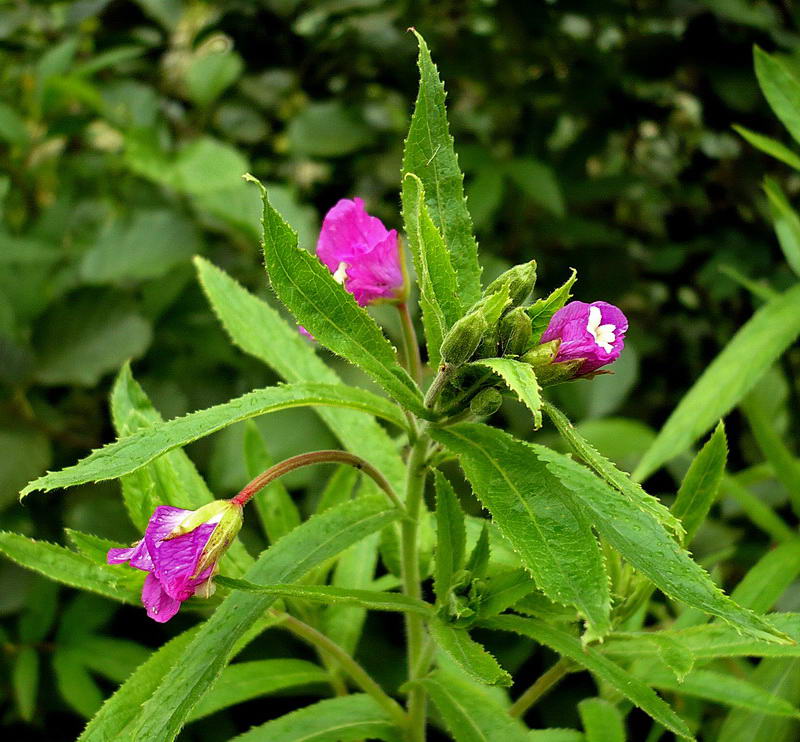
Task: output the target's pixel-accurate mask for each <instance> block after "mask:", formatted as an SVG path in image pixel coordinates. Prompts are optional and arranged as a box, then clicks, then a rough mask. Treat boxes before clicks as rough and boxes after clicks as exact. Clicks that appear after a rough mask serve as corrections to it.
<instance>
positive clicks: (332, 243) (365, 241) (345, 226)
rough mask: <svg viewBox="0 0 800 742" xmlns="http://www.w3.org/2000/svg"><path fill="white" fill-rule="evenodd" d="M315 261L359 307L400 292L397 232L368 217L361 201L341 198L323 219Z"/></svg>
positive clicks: (394, 295)
mask: <svg viewBox="0 0 800 742" xmlns="http://www.w3.org/2000/svg"><path fill="white" fill-rule="evenodd" d="M317 257H319V259H320V260H321V261H322V262H323V263H324V264H325V265H326V266H327V268H328V270H329V271H330V272H331V273H333V277H334V279H336V281H337V282H338V283H341V284H342V285H343V286H344V287H345V289H347V291H349V292H350V293H351V294H352V295H353V296H354V297H355V300H356V301H357V302H358V303H359V304H360V305H361V306H362V307H364V306H367V304H371V303H372V302H374V301H377V300H378V299H392V298H395V297H397V296H398V295H399V294H400V293H401V292H402V289H403V284H404V276H403V269H402V265H401V263H400V252H399V249H398V244H397V231H396V230H394V229H392V230H387V229H386V227H385V226H384V225H383V222H382V221H381V220H380V219H378V217H376V216H370V215H369V214H368V213H367V211H366V209H365V208H364V202H363V201H362V200H361V199H360V198H353V199H349V198H343V199H341V200H340V201H339V202H338V203H337V204H336V205H335V206H334V207H333V208H332V209H331V210H330V211H328V213H327V214H326V215H325V219H323V221H322V229H321V231H320V234H319V239H318V241H317Z"/></svg>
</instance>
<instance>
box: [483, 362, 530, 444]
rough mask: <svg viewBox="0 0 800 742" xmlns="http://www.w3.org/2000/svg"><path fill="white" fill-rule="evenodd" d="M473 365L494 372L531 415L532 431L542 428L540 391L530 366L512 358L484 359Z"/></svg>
mask: <svg viewBox="0 0 800 742" xmlns="http://www.w3.org/2000/svg"><path fill="white" fill-rule="evenodd" d="M474 365H476V366H485V367H486V368H489V369H491V370H492V371H494V372H495V373H496V374H497V375H498V376H499V377H500V378H501V379H502V380H503V381H504V382H505V383H506V386H507V387H508V388H509V389H510V390H511V391H512V392H514V393H515V394H516V395H517V398H518V399H519V401H520V402H522V403H523V404H524V405H525V406H526V407H527V408H528V409H529V410H530V411H531V412H532V413H533V427H534V429H537V430H538V429H539V428H541V427H542V395H541V393H542V390H541V387H540V386H539V382H538V381H537V380H536V372H535V371H534V370H533V367H532V366H530V365H528V364H527V363H522V362H521V361H516V360H514V359H513V358H484V359H482V360H480V361H475V363H474Z"/></svg>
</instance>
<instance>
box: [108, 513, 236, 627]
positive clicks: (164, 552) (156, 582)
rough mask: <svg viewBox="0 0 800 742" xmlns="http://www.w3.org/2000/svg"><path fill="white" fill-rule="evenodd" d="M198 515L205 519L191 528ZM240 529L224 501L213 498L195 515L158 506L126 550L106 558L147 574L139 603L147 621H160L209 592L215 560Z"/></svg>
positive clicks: (211, 585)
mask: <svg viewBox="0 0 800 742" xmlns="http://www.w3.org/2000/svg"><path fill="white" fill-rule="evenodd" d="M203 512H207V513H208V514H209V516H210V517H208V518H207V519H205V520H202V521H201V522H199V524H197V525H195V522H197V518H198V517H199V518H201V519H203V518H204V515H203ZM198 514H199V515H198ZM237 519H238V521H237ZM223 521H225V523H224V524H223V525H222V526H220V523H222V522H223ZM240 526H241V506H239V505H231V504H230V501H221V500H218V501H216V502H214V503H211V504H210V505H207V506H205V507H204V508H201V509H200V510H197V511H194V510H182V509H181V508H173V507H169V506H167V505H160V506H159V507H157V508H156V509H155V511H154V512H153V515H151V516H150V521H149V522H148V524H147V528H146V529H145V532H144V538H143V539H142V540H141V541H139V542H138V543H136V544H134V545H133V546H132V547H131V548H130V549H109V551H108V556H107V560H108V563H109V564H123V563H125V562H128V563H129V564H130V565H131V567H135V568H136V569H141V570H142V571H144V572H148V575H147V579H145V582H144V588H143V589H142V603H143V604H144V607H145V608H146V609H147V615H148V616H150V618H152V619H153V620H155V621H158V622H159V623H164V622H165V621H169V619H171V618H172V617H173V616H174V615H175V614H176V613H177V612H178V608H180V605H181V603H182V602H183V601H184V600H188V599H189V598H191V597H192V596H193V595H194V594H195V592H200V594H201V595H203V594H205V597H208V596H209V595H210V594H211V592H212V591H213V584H212V583H211V578H212V577H213V576H214V573H215V572H216V569H217V561H218V559H219V558H220V557H221V556H222V553H223V552H224V550H225V549H226V548H227V546H228V545H229V544H230V542H231V540H232V539H233V537H234V536H235V535H236V533H237V532H238V530H239V527H240ZM215 531H217V532H218V533H216V535H215ZM212 536H215V538H214V539H212Z"/></svg>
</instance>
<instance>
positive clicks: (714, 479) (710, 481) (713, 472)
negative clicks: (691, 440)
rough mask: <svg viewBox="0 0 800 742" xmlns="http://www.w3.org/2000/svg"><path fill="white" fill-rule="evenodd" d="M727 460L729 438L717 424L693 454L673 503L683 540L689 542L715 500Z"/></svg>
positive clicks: (674, 513) (723, 428)
mask: <svg viewBox="0 0 800 742" xmlns="http://www.w3.org/2000/svg"><path fill="white" fill-rule="evenodd" d="M727 461H728V439H727V438H726V437H725V427H724V426H723V424H722V423H720V424H719V425H718V426H717V429H716V430H715V431H714V435H712V436H711V438H710V439H709V441H708V443H706V445H705V446H703V448H702V449H700V453H698V454H697V456H695V457H694V461H692V465H691V466H690V467H689V471H688V472H686V476H685V477H684V478H683V482H682V483H681V487H680V489H679V490H678V496H677V497H676V498H675V502H674V503H673V504H672V514H673V515H675V516H676V517H678V518H680V519H681V522H682V523H683V527H684V529H685V531H686V535H685V536H684V538H683V543H686V544H689V543H691V542H692V539H693V538H694V535H695V534H696V533H697V529H698V528H699V527H700V525H701V524H702V523H703V521H704V520H705V519H706V516H707V515H708V511H709V510H710V508H711V506H712V505H713V504H714V500H716V499H717V493H718V492H719V487H720V484H722V477H723V476H724V474H725V464H726V463H727Z"/></svg>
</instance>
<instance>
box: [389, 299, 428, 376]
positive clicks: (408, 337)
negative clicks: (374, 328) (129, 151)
mask: <svg viewBox="0 0 800 742" xmlns="http://www.w3.org/2000/svg"><path fill="white" fill-rule="evenodd" d="M395 307H397V313H398V314H399V315H400V328H401V330H402V335H403V356H404V358H405V362H406V367H407V369H408V373H409V374H411V378H412V379H414V381H416V382H417V384H421V383H422V358H421V357H420V354H419V341H418V340H417V333H416V332H415V330H414V322H413V320H412V319H411V313H410V312H409V311H408V304H407V303H406V302H405V301H399V302H397V304H395Z"/></svg>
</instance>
